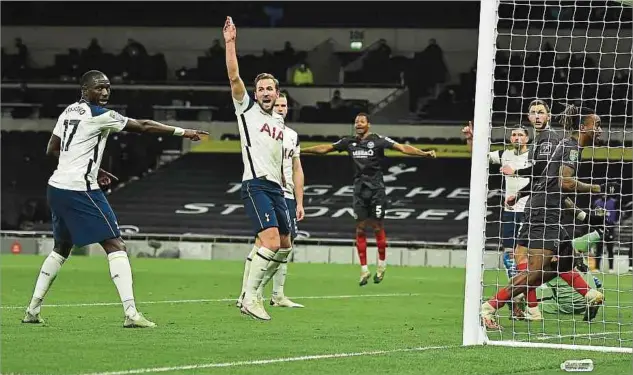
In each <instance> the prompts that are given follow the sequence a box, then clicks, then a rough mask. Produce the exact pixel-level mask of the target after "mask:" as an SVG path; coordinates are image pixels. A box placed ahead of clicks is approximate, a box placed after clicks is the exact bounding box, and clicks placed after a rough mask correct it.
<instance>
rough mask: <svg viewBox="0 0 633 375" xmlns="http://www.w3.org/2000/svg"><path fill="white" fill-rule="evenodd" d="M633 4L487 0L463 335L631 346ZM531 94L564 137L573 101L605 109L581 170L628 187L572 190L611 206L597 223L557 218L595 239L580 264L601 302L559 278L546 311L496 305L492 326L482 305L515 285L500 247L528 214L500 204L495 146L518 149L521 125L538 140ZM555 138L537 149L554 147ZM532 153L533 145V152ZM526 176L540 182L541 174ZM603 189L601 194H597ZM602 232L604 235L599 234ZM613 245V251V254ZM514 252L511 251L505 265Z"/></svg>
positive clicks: (546, 297) (574, 232)
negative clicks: (608, 191)
mask: <svg viewBox="0 0 633 375" xmlns="http://www.w3.org/2000/svg"><path fill="white" fill-rule="evenodd" d="M632 13H633V11H632V8H631V4H630V2H626V1H620V2H618V1H611V2H605V1H511V0H483V1H482V2H481V15H480V17H481V18H480V30H479V46H478V62H477V90H476V98H475V116H474V128H473V160H472V171H471V192H470V194H471V197H470V208H469V224H468V225H469V227H468V255H467V275H466V288H465V305H464V309H465V312H464V332H463V342H464V345H477V344H490V345H507V346H521V347H553V348H569V349H589V350H600V351H614V352H633V350H632V347H633V340H632V337H633V314H632V312H633V287H632V285H633V282H632V277H631V273H630V269H629V265H630V263H629V257H630V251H631V246H632V242H633V234H632V228H633V221H632V219H631V214H632V208H631V207H632V206H631V204H632V203H631V201H632V192H631V190H632V185H633V181H632V177H631V174H632V169H633V167H632V162H631V159H632V153H633V146H632V145H631V142H632V141H633V131H632V126H633V124H632V109H633V105H632V104H631V100H633V95H632V89H631V67H632V66H633V52H632V48H633V47H632V42H633V36H632V29H633V21H632ZM535 99H540V100H542V101H543V102H544V103H546V104H547V106H546V107H549V109H547V108H546V109H547V111H548V112H549V114H551V119H550V121H549V125H550V127H551V128H552V129H553V130H554V131H556V132H557V133H558V134H559V135H560V136H561V137H562V138H563V137H569V136H571V135H572V133H571V132H570V131H565V130H564V129H563V127H562V126H560V125H559V121H557V116H558V115H559V114H561V113H562V112H563V111H564V110H565V108H566V106H568V105H571V104H573V105H575V106H577V107H582V108H583V109H582V111H583V112H582V113H585V114H587V113H592V111H593V112H595V114H597V115H598V116H600V119H601V127H602V135H601V136H600V138H599V141H595V142H593V144H592V145H591V146H588V147H585V148H584V149H583V150H582V152H581V154H580V155H579V157H578V159H579V162H578V170H577V171H576V172H577V176H578V178H579V180H580V181H583V182H585V183H590V184H595V185H600V184H603V183H605V182H607V181H609V182H614V181H617V182H619V183H620V185H621V189H620V191H619V192H618V193H617V194H613V195H610V196H607V197H605V196H603V195H602V194H583V193H573V194H566V196H568V197H570V198H571V199H572V200H574V201H575V203H576V205H577V207H578V208H580V209H582V210H583V211H585V212H586V213H592V214H594V215H597V216H599V215H603V216H602V219H601V224H599V225H592V226H589V225H586V224H582V223H580V222H579V221H578V220H574V216H573V215H571V217H570V220H569V221H566V220H565V219H562V220H561V224H554V225H555V226H556V225H558V226H563V225H564V227H565V229H566V231H567V233H569V235H570V236H571V237H572V238H579V237H581V236H583V235H586V234H590V236H589V238H590V241H589V242H583V243H584V244H585V245H586V246H585V247H586V248H587V249H580V250H582V251H580V252H577V253H575V254H576V256H575V257H576V264H577V267H576V268H575V269H576V270H578V271H579V272H580V273H581V275H582V276H583V277H584V279H585V280H586V282H587V283H588V284H589V286H590V287H592V288H594V289H596V290H597V291H600V292H601V293H603V294H604V303H603V304H602V305H601V306H600V307H599V308H598V309H596V308H591V309H588V305H587V304H586V302H585V301H586V300H585V298H583V297H582V296H581V295H580V294H578V292H576V291H575V290H574V289H573V288H571V287H570V286H569V285H568V284H567V283H566V282H565V281H564V280H562V279H561V278H555V279H554V280H552V281H550V282H548V283H546V284H544V285H543V286H541V287H539V288H538V289H537V297H538V301H539V311H540V312H541V319H534V320H517V319H511V315H512V312H511V308H508V307H507V306H504V307H500V308H498V309H497V310H496V315H495V316H496V321H497V322H498V323H499V325H501V326H502V327H503V329H490V328H488V329H486V328H485V327H484V325H483V324H482V320H481V315H480V314H481V306H482V303H484V302H485V301H487V300H488V299H490V298H491V297H493V296H494V295H495V294H496V293H497V291H498V290H499V289H501V288H504V287H506V286H507V285H508V283H509V278H510V277H509V275H508V269H507V268H508V267H506V265H505V264H504V248H505V249H506V250H505V251H506V252H507V249H508V247H510V249H512V248H513V247H514V246H515V244H513V243H512V242H513V240H514V239H515V238H516V234H514V233H513V232H512V230H510V231H508V227H510V228H511V227H518V226H519V225H520V221H521V218H520V217H517V216H516V215H508V213H507V212H504V211H508V210H509V209H508V207H507V206H506V205H505V203H504V202H505V199H504V194H503V191H504V190H505V189H506V188H508V187H509V184H507V183H506V180H505V178H504V176H503V174H502V172H501V171H500V166H499V165H494V164H492V163H489V162H493V160H491V159H492V158H490V157H489V153H490V152H492V151H495V150H501V151H500V153H499V154H498V155H502V152H503V150H506V149H511V148H512V147H514V146H515V145H513V144H512V143H511V142H510V139H509V136H510V134H511V133H512V130H515V129H517V126H518V125H519V124H523V125H525V126H526V128H527V129H528V131H529V137H530V139H529V141H528V142H529V143H528V144H532V142H533V140H534V138H535V136H536V134H535V129H534V126H530V125H531V123H530V119H529V115H528V112H529V111H530V103H532V101H533V100H535ZM533 109H535V108H533ZM577 121H582V120H577ZM532 125H533V124H532ZM557 144H558V142H556V144H551V145H549V146H545V147H542V148H541V149H540V150H539V152H540V153H542V154H547V153H549V155H550V156H551V154H552V153H553V151H554V150H555V148H556V146H557ZM533 157H534V155H532V154H530V152H528V158H529V161H530V162H531V161H532V160H533ZM497 162H499V161H497ZM501 163H502V164H503V163H504V161H501ZM505 163H507V162H505ZM532 171H534V169H532ZM532 174H534V172H533V173H532ZM526 177H529V178H530V182H532V181H533V180H534V179H535V178H536V179H538V177H539V176H535V175H530V176H526ZM530 186H532V188H533V185H530ZM599 199H602V201H601V202H597V201H598V200H599ZM605 203H606V204H605ZM601 206H602V207H604V208H602V209H601V208H600V207H601ZM605 213H606V214H605ZM504 226H505V228H504ZM594 231H595V233H597V234H598V235H600V237H599V238H596V236H595V235H591V234H592V233H593V232H594ZM584 238H588V237H584ZM508 243H510V245H508ZM577 245H578V247H579V248H582V244H578V243H577ZM600 248H602V251H603V252H604V255H603V256H604V261H602V262H601V267H600V269H594V267H595V266H596V264H597V262H596V259H595V257H597V255H598V254H597V253H599V250H600ZM611 250H612V254H613V259H612V260H609V259H608V257H609V256H611ZM511 252H512V251H511ZM512 259H513V257H512V256H510V257H508V258H507V259H505V261H506V264H508V263H509V260H512ZM580 260H582V261H580ZM515 266H516V265H515ZM585 266H586V268H585ZM587 269H588V270H587ZM523 297H525V296H523ZM516 302H518V300H517V301H516ZM509 305H510V304H509ZM514 306H520V304H519V303H515V304H514ZM522 310H523V309H522ZM523 311H525V310H523ZM593 313H595V316H593V317H592V316H591V315H592V314H593Z"/></svg>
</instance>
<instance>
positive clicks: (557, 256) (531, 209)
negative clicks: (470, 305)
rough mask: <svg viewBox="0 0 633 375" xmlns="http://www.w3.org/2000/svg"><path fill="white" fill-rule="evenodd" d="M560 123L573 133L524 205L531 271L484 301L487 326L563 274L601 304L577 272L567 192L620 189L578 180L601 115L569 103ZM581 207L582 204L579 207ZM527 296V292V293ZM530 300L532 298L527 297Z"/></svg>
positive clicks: (590, 301) (524, 242)
mask: <svg viewBox="0 0 633 375" xmlns="http://www.w3.org/2000/svg"><path fill="white" fill-rule="evenodd" d="M560 122H561V125H563V127H564V129H565V130H566V131H569V132H571V134H570V136H568V137H566V138H564V139H563V140H562V141H561V142H560V143H558V145H556V147H555V149H554V151H553V153H552V157H551V158H550V159H549V161H548V162H547V163H546V165H545V169H544V171H543V174H542V175H540V176H538V177H537V178H536V180H535V181H534V183H533V191H532V192H531V195H530V198H529V199H528V203H527V206H526V221H525V222H524V224H523V225H522V226H521V229H520V232H519V239H518V243H519V244H520V245H521V246H524V247H525V248H527V249H528V250H527V255H528V267H527V272H526V271H521V272H520V273H519V274H517V275H516V276H515V277H513V278H512V280H511V281H510V283H509V285H508V286H507V287H505V288H503V289H501V290H499V291H498V292H497V294H496V295H495V296H494V297H493V298H491V299H490V300H488V301H486V302H484V303H483V304H482V306H481V318H482V323H483V324H484V326H485V327H486V328H488V329H502V327H501V326H500V325H499V324H498V323H497V321H496V317H495V313H496V311H497V309H499V308H500V307H502V306H503V305H504V304H505V303H506V302H507V301H508V300H510V299H511V298H512V297H514V296H516V295H519V294H521V293H526V294H527V292H528V290H534V294H536V291H535V289H536V288H537V287H539V286H540V285H542V284H543V283H546V282H548V281H550V280H552V279H554V278H555V277H556V276H560V277H561V278H562V279H563V280H565V281H566V282H567V283H568V284H570V285H571V286H572V287H573V288H574V289H576V291H578V292H579V293H580V294H581V295H583V296H584V298H585V301H586V303H587V305H589V306H595V305H599V304H601V303H602V301H603V299H604V296H603V295H602V293H600V292H599V291H597V290H595V289H591V288H589V286H588V285H587V283H586V282H585V281H584V279H583V278H582V275H581V274H579V273H578V272H577V271H576V272H574V271H573V265H574V259H573V252H574V249H573V244H572V241H571V235H570V234H569V233H567V231H566V230H565V226H566V225H565V219H566V218H565V217H564V215H563V213H564V211H565V209H567V208H568V203H567V201H569V200H568V199H566V196H568V195H574V194H577V193H590V192H593V193H600V192H609V193H613V192H615V191H619V189H620V187H619V185H618V184H617V183H612V182H607V183H606V184H603V185H592V184H586V183H582V182H580V181H578V179H577V178H576V171H577V170H578V162H579V159H580V155H581V151H582V148H584V147H591V146H593V145H594V143H595V141H596V139H598V137H599V136H600V134H601V132H602V130H601V128H600V117H599V116H597V115H596V114H595V113H594V112H593V111H590V110H586V109H582V110H581V109H579V108H578V107H575V106H568V107H567V108H566V110H565V112H564V113H563V115H561V118H560ZM576 210H577V211H578V209H577V208H576ZM583 214H584V213H583V212H576V218H577V219H578V220H579V221H588V222H592V219H591V215H587V214H584V215H583ZM528 296H529V294H528ZM528 302H530V300H529V299H528ZM535 309H536V310H538V306H537V305H535V306H530V307H529V308H528V312H529V313H530V314H535V315H540V311H534V310H535Z"/></svg>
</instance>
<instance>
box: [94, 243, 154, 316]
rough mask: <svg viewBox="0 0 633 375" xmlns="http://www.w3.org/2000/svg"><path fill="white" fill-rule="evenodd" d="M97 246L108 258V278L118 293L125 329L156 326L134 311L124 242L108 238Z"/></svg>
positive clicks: (131, 281)
mask: <svg viewBox="0 0 633 375" xmlns="http://www.w3.org/2000/svg"><path fill="white" fill-rule="evenodd" d="M99 244H100V245H101V247H103V250H105V252H106V254H107V256H108V264H109V266H110V277H111V278H112V282H113V283H114V286H115V287H116V289H117V292H119V298H120V299H121V304H122V305H123V313H124V314H125V322H124V323H123V327H125V328H152V327H155V326H156V324H155V323H153V322H151V321H149V320H147V318H145V317H144V316H143V314H141V313H140V312H139V311H138V310H137V309H136V300H135V299H134V286H133V278H132V266H131V265H130V259H129V258H128V254H127V248H126V246H125V242H124V241H123V239H122V238H121V237H117V238H109V239H107V240H103V241H100V242H99Z"/></svg>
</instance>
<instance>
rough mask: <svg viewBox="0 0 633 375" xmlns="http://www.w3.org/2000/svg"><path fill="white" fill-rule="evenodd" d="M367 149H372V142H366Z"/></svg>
mask: <svg viewBox="0 0 633 375" xmlns="http://www.w3.org/2000/svg"><path fill="white" fill-rule="evenodd" d="M367 148H369V149H372V148H374V142H371V141H369V142H367Z"/></svg>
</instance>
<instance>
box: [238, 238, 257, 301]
mask: <svg viewBox="0 0 633 375" xmlns="http://www.w3.org/2000/svg"><path fill="white" fill-rule="evenodd" d="M257 249H259V248H258V247H257V245H253V248H252V249H251V252H250V253H248V257H247V258H246V261H245V262H244V275H243V276H242V291H241V292H240V297H239V298H242V295H243V294H244V292H245V291H246V281H247V280H248V273H249V271H250V270H251V262H252V261H253V257H254V256H255V254H256V253H257Z"/></svg>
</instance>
